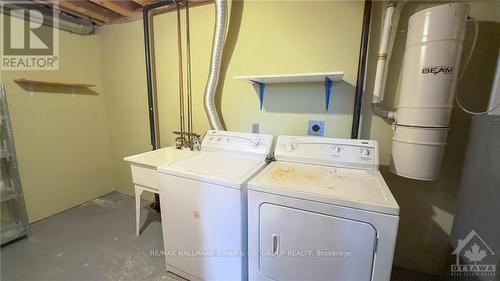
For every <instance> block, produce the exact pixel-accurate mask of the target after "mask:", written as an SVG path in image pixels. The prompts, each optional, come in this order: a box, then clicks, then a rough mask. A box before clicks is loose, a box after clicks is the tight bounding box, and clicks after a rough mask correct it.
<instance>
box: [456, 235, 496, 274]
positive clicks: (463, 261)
mask: <svg viewBox="0 0 500 281" xmlns="http://www.w3.org/2000/svg"><path fill="white" fill-rule="evenodd" d="M451 254H452V255H455V256H456V262H455V264H452V265H451V275H452V276H466V277H470V276H492V277H493V276H495V275H496V268H495V264H488V263H487V262H486V261H487V257H488V256H493V255H495V253H494V252H493V251H492V250H491V248H490V247H489V246H488V244H486V242H485V241H484V240H483V239H482V238H481V237H480V236H479V235H478V234H477V233H476V232H475V231H474V230H472V231H471V232H469V234H468V235H467V236H466V237H465V238H464V239H463V240H462V239H459V240H458V246H457V248H456V249H455V250H454V251H453V252H452V253H451Z"/></svg>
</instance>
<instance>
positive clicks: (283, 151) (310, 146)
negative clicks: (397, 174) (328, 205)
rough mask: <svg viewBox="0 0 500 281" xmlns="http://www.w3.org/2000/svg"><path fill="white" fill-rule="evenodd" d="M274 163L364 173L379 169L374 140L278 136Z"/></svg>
mask: <svg viewBox="0 0 500 281" xmlns="http://www.w3.org/2000/svg"><path fill="white" fill-rule="evenodd" d="M274 155H275V157H276V160H279V161H288V162H298V163H306V164H313V165H324V166H333V167H343V168H354V169H363V170H378V144H377V142H376V141H374V140H357V139H336V138H323V137H302V136H279V137H278V141H277V142H276V147H275V149H274Z"/></svg>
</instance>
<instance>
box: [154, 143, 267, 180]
mask: <svg viewBox="0 0 500 281" xmlns="http://www.w3.org/2000/svg"><path fill="white" fill-rule="evenodd" d="M265 165H266V162H265V161H264V160H260V159H255V158H251V157H241V156H238V155H235V154H228V153H218V152H206V151H200V152H198V153H196V154H195V155H193V156H192V157H189V158H186V159H182V160H179V161H176V162H173V163H170V164H167V165H162V166H159V167H158V172H160V173H162V174H168V175H173V176H179V177H184V178H190V179H194V180H199V181H203V182H209V183H214V184H219V185H224V186H228V187H233V188H241V187H242V186H243V185H244V184H245V183H247V182H248V180H249V179H250V177H251V176H253V175H254V174H256V173H257V172H258V171H259V170H260V169H262V168H263V167H264V166H265Z"/></svg>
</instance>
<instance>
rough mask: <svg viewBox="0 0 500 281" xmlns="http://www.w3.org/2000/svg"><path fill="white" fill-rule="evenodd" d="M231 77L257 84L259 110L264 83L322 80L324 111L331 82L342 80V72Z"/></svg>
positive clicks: (329, 94)
mask: <svg viewBox="0 0 500 281" xmlns="http://www.w3.org/2000/svg"><path fill="white" fill-rule="evenodd" d="M233 78H234V79H237V80H242V81H247V82H250V83H252V84H255V85H257V86H258V88H259V101H260V110H262V104H263V101H264V91H265V88H266V84H273V83H311V82H323V83H325V108H326V111H328V109H329V107H330V96H331V92H332V83H333V82H339V81H342V79H343V78H344V72H343V71H335V72H315V73H300V74H276V75H260V76H256V75H253V76H235V77H233Z"/></svg>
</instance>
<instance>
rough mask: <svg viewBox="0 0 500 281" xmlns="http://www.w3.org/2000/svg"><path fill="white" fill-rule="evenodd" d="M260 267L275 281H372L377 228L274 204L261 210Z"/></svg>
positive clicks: (267, 205)
mask: <svg viewBox="0 0 500 281" xmlns="http://www.w3.org/2000/svg"><path fill="white" fill-rule="evenodd" d="M259 217H260V230H259V232H260V237H259V248H260V256H259V267H260V271H261V273H262V274H263V275H265V276H267V277H268V278H271V279H274V280H343V281H344V280H355V281H361V280H370V278H371V273H372V265H373V257H374V247H375V237H376V230H375V228H374V227H373V226H372V225H371V224H368V223H364V222H360V221H354V220H349V219H345V218H339V217H335V216H330V215H324V214H318V213H314V212H308V211H304V210H300V209H294V208H289V207H284V206H279V205H274V204H269V203H265V204H262V205H261V206H260V211H259Z"/></svg>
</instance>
